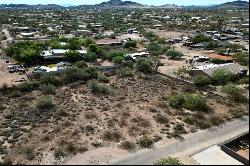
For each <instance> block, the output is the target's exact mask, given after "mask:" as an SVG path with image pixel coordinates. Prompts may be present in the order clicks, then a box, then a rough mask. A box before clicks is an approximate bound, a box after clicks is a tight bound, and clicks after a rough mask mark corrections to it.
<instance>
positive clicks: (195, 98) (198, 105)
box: [183, 94, 207, 111]
mask: <svg viewBox="0 0 250 166" xmlns="http://www.w3.org/2000/svg"><path fill="white" fill-rule="evenodd" d="M183 107H184V108H186V109H189V110H194V111H206V110H207V105H206V102H205V100H204V99H203V97H202V96H201V95H199V94H187V95H186V96H185V103H184V104H183Z"/></svg>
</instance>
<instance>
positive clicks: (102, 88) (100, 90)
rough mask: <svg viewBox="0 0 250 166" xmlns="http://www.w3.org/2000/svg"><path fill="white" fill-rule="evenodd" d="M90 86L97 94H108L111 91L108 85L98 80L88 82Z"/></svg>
mask: <svg viewBox="0 0 250 166" xmlns="http://www.w3.org/2000/svg"><path fill="white" fill-rule="evenodd" d="M88 86H89V88H90V89H91V92H93V93H96V94H104V95H107V94H109V93H110V90H109V87H108V86H106V85H104V84H100V83H97V82H96V81H93V80H92V81H89V82H88Z"/></svg>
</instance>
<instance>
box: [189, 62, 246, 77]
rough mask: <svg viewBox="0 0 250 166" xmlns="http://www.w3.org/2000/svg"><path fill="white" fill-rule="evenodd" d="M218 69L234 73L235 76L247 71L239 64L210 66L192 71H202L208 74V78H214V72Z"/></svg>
mask: <svg viewBox="0 0 250 166" xmlns="http://www.w3.org/2000/svg"><path fill="white" fill-rule="evenodd" d="M218 69H224V70H227V71H230V72H232V73H233V74H239V73H241V72H242V71H245V70H247V69H246V68H245V67H243V66H241V65H239V64H236V63H226V64H219V65H217V64H209V65H204V66H199V67H196V68H194V69H192V70H193V71H195V70H200V71H203V72H204V73H206V74H207V75H208V76H212V75H213V73H214V71H216V70H218Z"/></svg>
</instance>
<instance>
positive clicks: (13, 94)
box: [12, 90, 22, 97]
mask: <svg viewBox="0 0 250 166" xmlns="http://www.w3.org/2000/svg"><path fill="white" fill-rule="evenodd" d="M21 96H22V93H21V92H20V91H19V90H15V91H13V92H12V97H21Z"/></svg>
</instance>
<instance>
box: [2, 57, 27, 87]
mask: <svg viewBox="0 0 250 166" xmlns="http://www.w3.org/2000/svg"><path fill="white" fill-rule="evenodd" d="M8 65H9V64H8V63H6V60H4V59H0V87H2V85H3V84H5V83H6V84H8V86H13V85H17V84H18V83H17V82H15V81H16V80H18V79H21V78H24V79H27V76H26V75H24V74H20V73H9V71H8V69H7V67H8Z"/></svg>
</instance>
